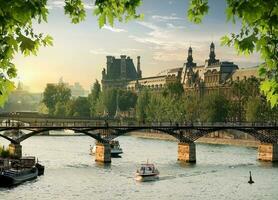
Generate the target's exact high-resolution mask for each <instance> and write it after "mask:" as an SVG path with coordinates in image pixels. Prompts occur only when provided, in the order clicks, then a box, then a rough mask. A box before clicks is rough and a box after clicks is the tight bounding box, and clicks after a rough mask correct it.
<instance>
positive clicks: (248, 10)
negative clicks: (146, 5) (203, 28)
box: [188, 0, 278, 107]
mask: <svg viewBox="0 0 278 200" xmlns="http://www.w3.org/2000/svg"><path fill="white" fill-rule="evenodd" d="M208 8H209V7H208V0H191V3H190V7H189V10H188V18H189V20H191V21H193V22H195V23H200V22H201V21H202V18H203V16H204V15H205V14H207V12H208ZM226 16H227V21H232V22H234V23H235V22H236V20H235V19H239V20H240V22H241V29H240V32H239V33H237V34H236V33H232V34H231V36H230V37H229V36H224V37H222V39H221V40H222V44H224V45H228V46H231V45H233V46H234V47H235V49H236V50H237V51H238V53H240V54H242V53H243V54H251V53H253V52H254V51H255V50H256V51H258V52H259V53H260V54H261V58H262V59H263V60H264V61H265V63H264V64H262V65H261V66H260V70H259V73H260V75H261V76H262V78H263V79H264V80H263V81H262V82H261V86H260V89H261V91H262V93H263V94H265V95H266V97H267V100H268V101H269V102H270V103H271V106H272V107H274V106H276V105H277V104H278V52H277V51H278V48H277V44H278V39H277V38H278V1H277V0H268V1H265V0H249V1H242V0H227V8H226Z"/></svg>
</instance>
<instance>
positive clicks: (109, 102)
mask: <svg viewBox="0 0 278 200" xmlns="http://www.w3.org/2000/svg"><path fill="white" fill-rule="evenodd" d="M102 100H103V105H104V108H105V110H106V112H107V113H108V115H109V116H110V117H113V116H114V115H115V113H116V109H117V90H116V89H115V88H112V89H105V90H103V99H102Z"/></svg>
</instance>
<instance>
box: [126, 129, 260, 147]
mask: <svg viewBox="0 0 278 200" xmlns="http://www.w3.org/2000/svg"><path fill="white" fill-rule="evenodd" d="M129 135H131V136H135V137H140V138H149V139H160V140H170V141H176V142H178V140H177V139H176V138H174V137H173V136H171V135H168V134H164V133H156V132H132V133H129ZM196 143H205V144H225V145H237V146H248V147H258V146H259V144H260V142H259V141H258V140H255V139H254V138H252V137H250V136H249V135H246V134H243V133H238V132H236V131H234V133H233V132H225V131H219V132H214V133H211V134H210V135H209V136H207V137H201V138H199V139H198V140H197V141H196Z"/></svg>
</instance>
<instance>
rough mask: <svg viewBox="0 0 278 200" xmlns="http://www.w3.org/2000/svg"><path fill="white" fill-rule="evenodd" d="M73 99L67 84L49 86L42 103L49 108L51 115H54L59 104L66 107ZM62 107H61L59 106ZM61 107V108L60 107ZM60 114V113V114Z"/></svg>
mask: <svg viewBox="0 0 278 200" xmlns="http://www.w3.org/2000/svg"><path fill="white" fill-rule="evenodd" d="M70 98H71V90H70V89H69V88H67V87H66V85H65V84H63V83H59V84H58V85H55V84H47V86H46V88H45V90H44V92H43V100H42V102H43V103H44V104H45V105H46V107H47V108H48V111H49V114H54V112H55V109H56V104H57V103H58V102H60V103H63V105H66V104H67V102H68V101H69V100H70ZM59 106H60V105H59ZM60 107H61V106H60ZM59 113H60V112H59Z"/></svg>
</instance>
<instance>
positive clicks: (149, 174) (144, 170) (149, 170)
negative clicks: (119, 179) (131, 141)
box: [135, 162, 159, 182]
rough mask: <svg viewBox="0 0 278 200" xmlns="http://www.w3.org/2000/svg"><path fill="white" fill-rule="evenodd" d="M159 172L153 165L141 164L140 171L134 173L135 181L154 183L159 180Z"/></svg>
mask: <svg viewBox="0 0 278 200" xmlns="http://www.w3.org/2000/svg"><path fill="white" fill-rule="evenodd" d="M158 175H159V171H158V169H157V168H156V167H155V166H154V164H150V163H148V162H147V163H145V164H141V166H140V169H137V171H136V173H135V180H137V181H142V182H145V181H155V180H158V179H159V176H158Z"/></svg>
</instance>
